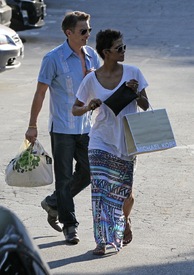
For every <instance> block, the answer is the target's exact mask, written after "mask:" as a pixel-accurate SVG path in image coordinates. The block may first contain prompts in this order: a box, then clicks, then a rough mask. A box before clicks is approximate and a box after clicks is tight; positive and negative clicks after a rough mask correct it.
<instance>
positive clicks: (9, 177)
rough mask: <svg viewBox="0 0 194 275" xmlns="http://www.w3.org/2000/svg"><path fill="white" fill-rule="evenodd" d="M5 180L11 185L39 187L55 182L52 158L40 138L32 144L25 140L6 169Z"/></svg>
mask: <svg viewBox="0 0 194 275" xmlns="http://www.w3.org/2000/svg"><path fill="white" fill-rule="evenodd" d="M5 181H6V183H7V184H8V185H10V186H20V187H38V186H44V185H49V184H51V183H52V182H53V171H52V158H51V157H50V156H49V154H48V153H47V152H46V151H45V150H44V148H43V146H42V145H41V144H40V142H39V141H38V140H36V142H35V144H34V145H33V146H32V144H30V143H29V142H28V141H27V140H25V141H24V142H23V144H22V146H21V147H20V153H18V154H17V155H16V157H15V158H14V159H12V160H11V161H10V163H9V164H8V165H7V167H6V170H5Z"/></svg>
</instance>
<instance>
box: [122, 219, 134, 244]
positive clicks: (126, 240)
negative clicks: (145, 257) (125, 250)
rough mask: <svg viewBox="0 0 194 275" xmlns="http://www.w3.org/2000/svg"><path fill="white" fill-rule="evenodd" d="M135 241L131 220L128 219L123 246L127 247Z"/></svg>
mask: <svg viewBox="0 0 194 275" xmlns="http://www.w3.org/2000/svg"><path fill="white" fill-rule="evenodd" d="M132 239H133V234H132V231H131V220H130V219H128V220H127V222H126V226H125V231H124V237H123V244H124V245H127V244H129V243H130V242H131V241H132Z"/></svg>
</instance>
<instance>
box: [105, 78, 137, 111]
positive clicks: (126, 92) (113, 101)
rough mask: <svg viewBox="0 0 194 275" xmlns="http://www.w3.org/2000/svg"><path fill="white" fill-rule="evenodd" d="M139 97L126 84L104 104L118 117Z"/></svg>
mask: <svg viewBox="0 0 194 275" xmlns="http://www.w3.org/2000/svg"><path fill="white" fill-rule="evenodd" d="M137 97H138V95H137V94H136V93H135V92H134V91H133V90H132V89H131V88H129V87H127V86H126V85H125V82H124V83H123V84H122V85H121V86H120V87H119V88H118V89H117V90H116V91H115V92H114V93H113V94H112V95H111V96H110V97H108V98H107V99H106V100H105V101H104V103H105V104H106V105H107V106H108V107H109V108H110V109H111V110H112V111H113V112H114V113H115V116H117V115H118V114H119V113H120V111H121V110H122V109H123V108H125V107H126V106H127V105H128V104H129V103H131V102H132V101H133V100H134V99H136V98H137Z"/></svg>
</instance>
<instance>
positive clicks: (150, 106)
mask: <svg viewBox="0 0 194 275" xmlns="http://www.w3.org/2000/svg"><path fill="white" fill-rule="evenodd" d="M142 97H143V98H145V99H146V100H147V102H148V104H149V108H148V110H149V109H150V110H151V111H152V112H154V109H153V108H152V105H151V104H150V102H149V100H148V98H147V97H145V96H143V95H142V96H141V98H142ZM137 109H138V110H139V113H141V111H140V107H139V106H138V105H137ZM144 112H145V111H144Z"/></svg>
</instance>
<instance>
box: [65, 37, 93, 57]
mask: <svg viewBox="0 0 194 275" xmlns="http://www.w3.org/2000/svg"><path fill="white" fill-rule="evenodd" d="M63 48H64V57H65V59H67V58H68V57H69V56H70V55H71V54H73V53H74V51H73V50H72V49H71V47H70V46H69V44H68V40H66V41H65V42H64V43H63ZM82 49H83V52H84V53H85V55H87V56H88V57H91V55H90V54H89V52H88V49H87V47H86V46H83V47H82Z"/></svg>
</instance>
